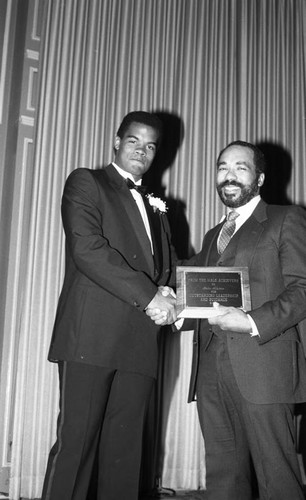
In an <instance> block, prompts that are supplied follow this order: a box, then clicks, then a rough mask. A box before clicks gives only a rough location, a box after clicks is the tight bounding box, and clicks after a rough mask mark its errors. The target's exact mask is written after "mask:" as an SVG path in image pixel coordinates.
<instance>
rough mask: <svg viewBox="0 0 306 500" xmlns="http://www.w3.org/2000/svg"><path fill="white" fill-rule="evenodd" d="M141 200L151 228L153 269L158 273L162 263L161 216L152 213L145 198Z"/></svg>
mask: <svg viewBox="0 0 306 500" xmlns="http://www.w3.org/2000/svg"><path fill="white" fill-rule="evenodd" d="M143 200H144V204H145V207H146V211H147V214H148V219H149V223H150V228H151V238H152V244H153V252H154V254H153V258H154V263H155V268H156V269H157V270H158V271H159V270H161V268H162V262H163V252H162V238H161V221H160V217H162V216H161V215H159V214H158V213H156V212H154V210H153V208H152V207H151V205H150V204H149V202H148V200H147V198H145V197H144V199H143Z"/></svg>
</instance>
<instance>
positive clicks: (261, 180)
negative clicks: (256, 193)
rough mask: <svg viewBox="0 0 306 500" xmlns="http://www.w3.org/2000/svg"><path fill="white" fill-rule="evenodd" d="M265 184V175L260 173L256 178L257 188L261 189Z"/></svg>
mask: <svg viewBox="0 0 306 500" xmlns="http://www.w3.org/2000/svg"><path fill="white" fill-rule="evenodd" d="M264 182H265V174H263V173H261V174H260V175H259V177H258V186H259V187H261V186H262V185H263V183H264Z"/></svg>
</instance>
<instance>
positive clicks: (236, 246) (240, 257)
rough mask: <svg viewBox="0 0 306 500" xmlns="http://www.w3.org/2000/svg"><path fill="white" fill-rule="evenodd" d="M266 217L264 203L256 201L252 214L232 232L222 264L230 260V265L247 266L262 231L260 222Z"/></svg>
mask: <svg viewBox="0 0 306 500" xmlns="http://www.w3.org/2000/svg"><path fill="white" fill-rule="evenodd" d="M266 218H267V214H266V203H265V202H263V201H262V200H261V201H260V202H259V203H258V205H257V207H256V208H255V210H254V212H253V213H252V215H251V216H250V217H249V218H248V219H247V220H246V221H245V223H244V224H243V225H242V226H241V227H240V228H239V230H238V231H237V232H236V233H235V234H234V236H233V237H232V239H231V241H230V243H229V244H228V246H227V247H226V249H225V250H224V252H223V254H222V256H221V257H220V258H221V259H222V264H223V265H226V263H227V262H228V261H232V262H233V263H232V264H231V265H233V266H238V267H249V266H250V264H251V262H252V259H253V255H254V252H255V251H256V247H257V245H258V241H259V239H260V236H261V234H262V232H263V226H262V222H263V221H264V220H265V219H266Z"/></svg>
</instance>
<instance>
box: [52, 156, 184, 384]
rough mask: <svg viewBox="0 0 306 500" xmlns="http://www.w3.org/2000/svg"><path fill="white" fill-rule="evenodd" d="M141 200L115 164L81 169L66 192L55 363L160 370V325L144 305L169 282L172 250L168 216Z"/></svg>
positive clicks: (149, 371) (147, 371)
mask: <svg viewBox="0 0 306 500" xmlns="http://www.w3.org/2000/svg"><path fill="white" fill-rule="evenodd" d="M145 206H146V210H147V213H148V218H149V222H150V227H151V233H152V240H153V248H154V258H153V255H152V249H151V244H150V240H149V238H148V236H147V233H146V230H145V227H144V223H143V220H142V218H141V215H140V212H139V209H138V207H137V204H136V202H135V200H134V198H133V196H132V194H131V192H130V190H129V188H128V187H127V185H126V182H125V180H124V179H123V177H122V176H121V175H120V174H119V173H118V172H117V171H116V169H115V168H114V166H113V165H108V166H107V167H105V168H103V169H100V170H89V169H85V168H80V169H77V170H75V171H73V172H72V173H71V174H70V176H69V177H68V179H67V181H66V184H65V188H64V193H63V198H62V220H63V226H64V230H65V236H66V267H65V277H64V283H63V288H62V292H61V295H60V298H59V303H58V308H57V314H56V320H55V325H54V329H53V335H52V340H51V346H50V350H49V357H48V359H49V360H50V361H58V360H66V361H77V362H83V363H89V364H94V365H99V366H105V367H109V368H115V369H119V370H125V371H134V372H138V373H142V374H144V375H148V376H155V374H156V365H157V333H158V330H159V328H158V327H157V326H156V325H155V324H154V322H153V321H152V320H151V319H150V318H149V317H148V316H147V315H146V314H145V312H144V309H145V307H146V306H147V305H148V303H149V302H150V301H151V300H152V298H153V297H154V295H155V293H156V291H157V286H159V285H167V284H169V281H170V276H171V267H172V264H173V263H172V261H173V258H174V250H173V248H172V246H171V236H170V231H169V225H168V222H167V218H166V215H165V214H159V213H157V212H154V210H153V208H152V207H151V206H150V205H149V203H148V202H147V201H146V200H145Z"/></svg>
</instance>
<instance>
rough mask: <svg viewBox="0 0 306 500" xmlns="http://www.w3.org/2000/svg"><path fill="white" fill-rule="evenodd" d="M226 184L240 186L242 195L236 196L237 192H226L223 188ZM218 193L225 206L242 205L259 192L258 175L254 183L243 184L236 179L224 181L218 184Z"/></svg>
mask: <svg viewBox="0 0 306 500" xmlns="http://www.w3.org/2000/svg"><path fill="white" fill-rule="evenodd" d="M226 186H237V187H239V188H240V195H239V196H238V198H236V195H235V194H225V193H224V191H223V188H224V187H226ZM217 192H218V195H219V197H220V199H221V201H222V203H224V205H225V206H227V207H230V208H238V207H242V206H243V205H245V204H246V203H248V202H249V201H250V200H251V199H252V198H254V196H257V195H258V193H259V186H258V177H257V178H256V179H255V180H254V182H252V184H247V185H244V184H241V183H240V182H236V181H224V182H221V183H220V184H218V185H217Z"/></svg>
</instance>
